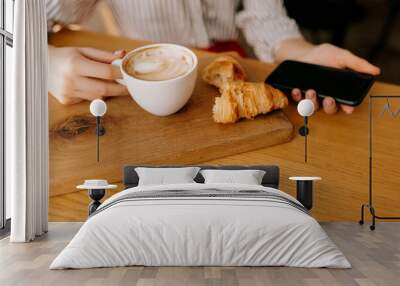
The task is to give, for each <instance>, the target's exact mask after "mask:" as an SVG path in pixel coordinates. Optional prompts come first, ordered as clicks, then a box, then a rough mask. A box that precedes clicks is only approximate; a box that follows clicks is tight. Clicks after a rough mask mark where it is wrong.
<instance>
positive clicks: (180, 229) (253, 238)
mask: <svg viewBox="0 0 400 286" xmlns="http://www.w3.org/2000/svg"><path fill="white" fill-rule="evenodd" d="M132 265H144V266H292V267H330V268H350V267H351V265H350V263H349V262H348V260H347V259H346V258H345V256H344V255H343V253H342V252H341V251H340V250H339V249H338V248H337V247H336V245H335V244H334V242H333V241H332V240H331V239H330V238H329V237H328V236H327V234H326V233H325V231H324V230H323V229H322V228H321V226H320V225H319V224H318V222H317V221H316V220H315V219H314V218H312V217H311V216H310V215H309V214H308V212H307V210H306V209H305V208H304V207H303V206H302V205H301V204H300V203H299V202H298V201H296V200H295V199H294V198H293V197H291V196H290V195H288V194H286V193H284V192H281V191H280V190H277V189H274V188H269V187H264V186H254V185H240V184H198V183H193V184H175V185H157V186H142V187H134V188H130V189H126V190H124V191H123V192H120V193H117V194H115V195H114V196H112V197H110V198H109V199H107V200H106V201H105V202H104V203H103V204H102V205H101V206H100V207H99V209H98V210H97V211H96V212H95V213H94V214H93V215H92V216H91V217H90V218H89V219H88V220H87V221H86V222H85V223H84V224H83V225H82V227H81V229H80V230H79V231H78V233H77V234H76V235H75V237H74V238H73V239H72V240H71V242H70V243H69V244H68V245H67V246H66V247H65V249H64V250H62V252H61V253H60V254H59V255H58V256H57V257H56V258H55V260H54V261H53V262H52V264H51V265H50V269H65V268H92V267H119V266H132Z"/></svg>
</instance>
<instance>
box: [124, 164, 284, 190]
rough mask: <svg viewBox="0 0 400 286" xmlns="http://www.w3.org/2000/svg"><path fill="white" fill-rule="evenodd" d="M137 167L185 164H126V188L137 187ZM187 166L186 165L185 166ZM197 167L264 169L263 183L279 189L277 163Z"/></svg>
mask: <svg viewBox="0 0 400 286" xmlns="http://www.w3.org/2000/svg"><path fill="white" fill-rule="evenodd" d="M136 167H161V168H162V167H164V168H167V167H183V166H143V165H136V166H125V167H124V181H123V183H124V185H125V188H126V189H127V188H132V187H136V186H137V185H138V182H139V177H138V175H137V173H136V171H135V168H136ZM185 167H186V166H185ZM196 167H200V168H201V169H219V170H248V169H257V170H264V171H265V172H266V173H265V175H264V178H263V180H262V185H263V186H265V187H271V188H275V189H278V188H279V167H278V166H275V165H253V166H239V165H229V166H208V165H196ZM194 180H195V181H196V182H197V183H204V178H203V176H202V175H201V174H200V172H199V174H198V175H197V176H196V178H195V179H194Z"/></svg>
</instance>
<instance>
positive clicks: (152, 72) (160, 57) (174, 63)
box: [124, 46, 194, 81]
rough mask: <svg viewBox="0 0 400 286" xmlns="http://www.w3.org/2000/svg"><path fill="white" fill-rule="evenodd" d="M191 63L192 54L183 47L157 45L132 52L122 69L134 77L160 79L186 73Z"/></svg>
mask: <svg viewBox="0 0 400 286" xmlns="http://www.w3.org/2000/svg"><path fill="white" fill-rule="evenodd" d="M193 64H194V63H193V58H192V55H191V54H189V53H188V52H187V51H185V50H184V49H180V48H177V47H169V46H159V47H151V48H148V49H144V50H140V51H138V52H136V53H134V54H132V55H131V56H130V57H129V58H128V59H127V60H126V61H125V64H124V69H125V71H126V72H127V73H128V74H130V75H131V76H133V77H135V78H138V79H142V80H149V81H160V80H168V79H173V78H176V77H179V76H181V75H184V74H186V73H187V72H189V71H190V70H191V68H192V67H193Z"/></svg>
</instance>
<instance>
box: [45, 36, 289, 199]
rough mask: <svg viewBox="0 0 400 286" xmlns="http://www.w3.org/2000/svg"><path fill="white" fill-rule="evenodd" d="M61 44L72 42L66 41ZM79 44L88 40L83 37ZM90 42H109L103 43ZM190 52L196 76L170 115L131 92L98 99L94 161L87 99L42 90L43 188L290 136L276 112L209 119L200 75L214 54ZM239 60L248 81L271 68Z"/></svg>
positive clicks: (211, 91)
mask: <svg viewBox="0 0 400 286" xmlns="http://www.w3.org/2000/svg"><path fill="white" fill-rule="evenodd" d="M71 33H72V32H71ZM89 35H91V36H92V37H95V34H89ZM66 36H68V33H67V35H66ZM89 38H90V37H89ZM102 38H104V35H102ZM114 42H115V46H113V48H115V49H119V48H121V43H123V44H122V45H123V48H126V49H128V50H129V49H132V48H135V47H136V46H137V42H135V43H136V44H135V45H132V46H130V45H129V43H130V40H127V39H124V41H122V42H121V40H120V42H118V41H114ZM52 44H55V45H57V44H58V45H62V40H60V39H59V40H57V37H53V39H52ZM68 44H69V45H74V42H73V41H71V40H69V41H68ZM75 44H76V45H78V43H75ZM79 45H81V46H82V45H85V46H90V42H88V43H79ZM96 47H97V48H104V49H111V48H110V42H108V44H107V46H104V47H99V45H97V46H96ZM197 55H198V57H199V76H198V80H197V84H196V88H195V90H194V92H193V96H192V98H191V99H190V101H189V102H188V104H187V105H186V106H185V107H184V108H183V109H182V110H181V111H179V112H178V113H176V114H174V115H171V116H168V117H156V116H154V115H151V114H149V113H147V112H146V111H144V110H143V109H141V108H140V107H139V106H138V105H137V104H136V103H135V102H134V101H133V100H132V99H131V97H120V98H109V99H107V100H106V102H107V105H108V111H107V114H106V115H105V117H103V123H104V126H105V128H106V134H105V136H103V137H101V139H100V146H101V148H100V152H101V153H100V163H98V162H97V161H96V137H95V119H94V117H93V116H92V115H91V114H90V113H89V102H83V103H79V104H76V105H72V106H64V105H61V104H59V103H58V102H57V101H56V100H55V99H54V98H53V97H52V96H51V95H50V96H49V118H50V119H49V128H50V195H52V196H53V195H58V194H63V193H68V192H72V191H74V190H75V186H76V185H77V184H79V183H81V182H82V181H83V180H85V179H90V178H104V179H107V180H108V181H109V182H112V183H118V182H121V180H122V167H123V166H124V165H126V164H193V163H199V162H203V161H209V160H212V159H216V158H220V157H225V156H228V155H233V154H237V153H241V152H246V151H250V150H254V149H258V148H263V147H267V146H272V145H276V144H280V143H285V142H288V141H290V140H291V138H292V136H293V125H292V124H291V122H290V121H289V120H288V119H287V117H286V116H285V114H284V113H283V112H282V111H276V112H273V113H271V114H268V115H264V116H259V117H257V118H256V119H255V120H243V121H240V122H238V123H235V124H229V125H221V124H216V123H214V122H213V120H212V105H213V103H214V97H215V96H217V95H218V91H217V89H215V88H214V87H211V86H209V85H207V84H206V83H204V82H203V81H202V80H201V76H200V75H201V71H202V69H203V68H204V66H205V65H207V64H208V63H209V62H211V61H212V60H213V59H214V58H215V57H216V55H214V54H210V53H205V52H198V53H197ZM241 63H242V64H243V66H244V68H245V70H246V72H247V73H248V75H249V79H250V80H252V81H262V80H264V78H265V77H266V75H267V74H268V73H269V72H270V70H271V68H272V67H271V66H270V65H266V64H262V63H260V62H257V61H254V60H241Z"/></svg>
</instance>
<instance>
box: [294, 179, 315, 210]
mask: <svg viewBox="0 0 400 286" xmlns="http://www.w3.org/2000/svg"><path fill="white" fill-rule="evenodd" d="M289 180H292V181H296V184H297V195H296V197H297V200H298V201H299V202H300V203H302V204H303V205H304V207H305V208H306V209H308V210H311V209H312V207H313V182H314V181H319V180H321V177H290V178H289Z"/></svg>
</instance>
